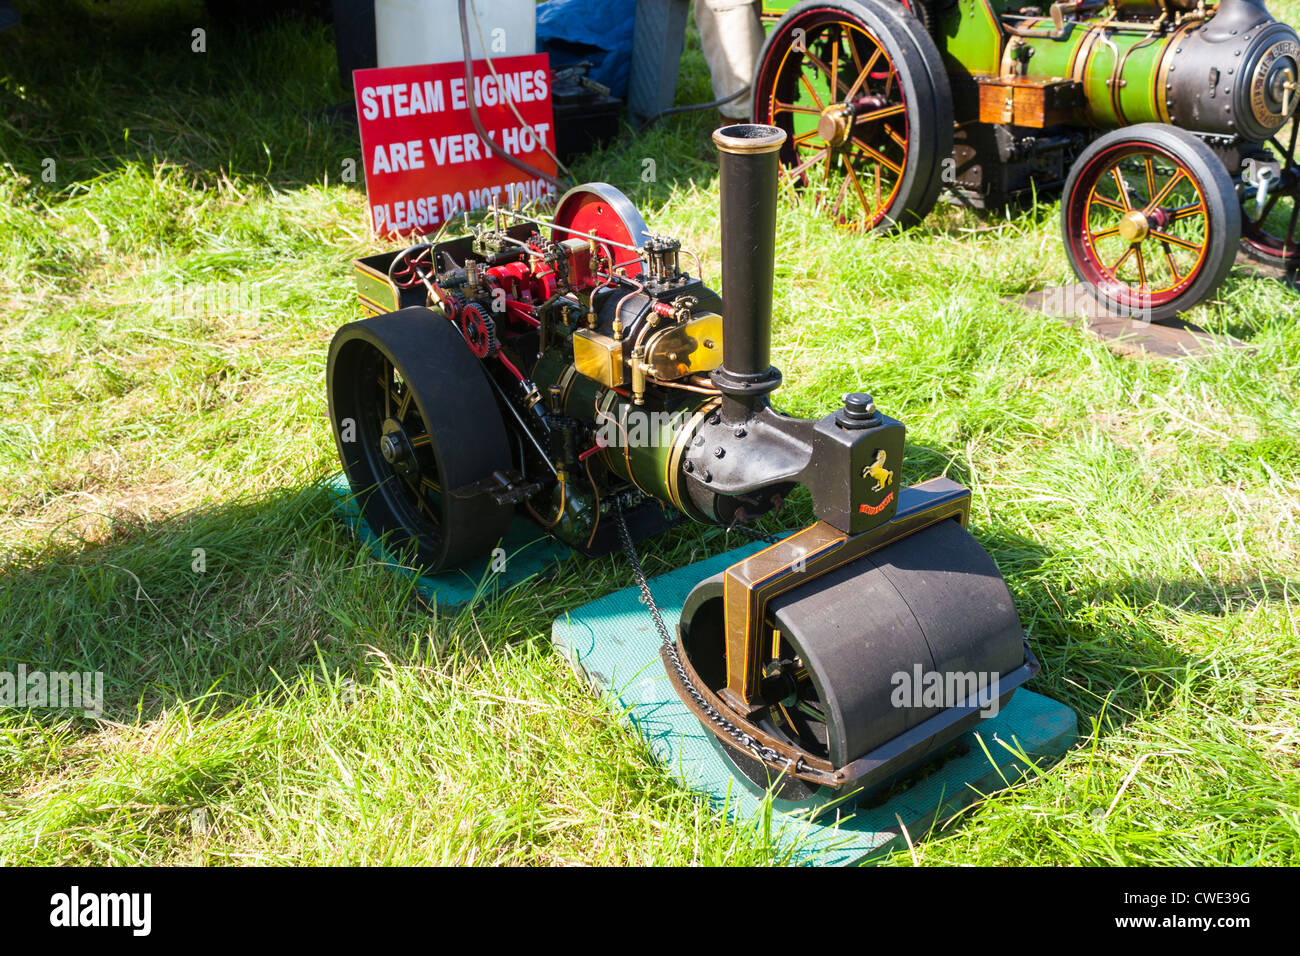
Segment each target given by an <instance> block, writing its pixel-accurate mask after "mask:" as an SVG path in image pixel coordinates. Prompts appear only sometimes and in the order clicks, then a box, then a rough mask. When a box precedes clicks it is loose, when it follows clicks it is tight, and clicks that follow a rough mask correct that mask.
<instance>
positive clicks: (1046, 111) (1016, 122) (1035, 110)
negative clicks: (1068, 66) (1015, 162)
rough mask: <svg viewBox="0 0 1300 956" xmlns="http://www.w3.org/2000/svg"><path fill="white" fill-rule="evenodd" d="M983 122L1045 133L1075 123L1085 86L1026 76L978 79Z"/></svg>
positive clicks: (982, 77) (1066, 81)
mask: <svg viewBox="0 0 1300 956" xmlns="http://www.w3.org/2000/svg"><path fill="white" fill-rule="evenodd" d="M975 81H976V82H977V83H978V84H979V88H980V122H981V123H1001V124H1008V125H1011V126H1029V127H1033V128H1034V129H1042V128H1043V127H1045V126H1055V125H1057V124H1058V123H1070V122H1073V121H1074V120H1075V112H1076V110H1078V108H1079V107H1080V106H1082V105H1083V84H1081V83H1076V82H1074V81H1073V80H1060V79H1041V78H1033V77H1026V76H977V77H976V78H975Z"/></svg>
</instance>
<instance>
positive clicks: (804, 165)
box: [790, 144, 831, 176]
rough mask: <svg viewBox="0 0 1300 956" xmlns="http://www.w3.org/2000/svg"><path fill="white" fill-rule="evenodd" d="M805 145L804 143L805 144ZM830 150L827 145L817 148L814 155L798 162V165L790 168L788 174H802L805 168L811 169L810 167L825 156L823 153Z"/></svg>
mask: <svg viewBox="0 0 1300 956" xmlns="http://www.w3.org/2000/svg"><path fill="white" fill-rule="evenodd" d="M805 145H806V144H805ZM830 151H831V149H830V147H829V146H827V147H825V148H823V149H819V150H818V151H817V153H816V155H814V156H813V157H812V158H811V159H808V160H805V161H804V162H802V163H800V164H799V165H798V166H796V167H794V168H793V169H791V170H790V175H791V176H802V175H803V174H804V172H806V171H807V170H809V169H811V168H812V167H814V166H816V165H817V164H818V163H819V162H821V161H822V159H823V157H825V155H826V154H827V153H829V152H830Z"/></svg>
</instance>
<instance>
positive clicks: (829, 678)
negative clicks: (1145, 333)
mask: <svg viewBox="0 0 1300 956" xmlns="http://www.w3.org/2000/svg"><path fill="white" fill-rule="evenodd" d="M714 141H715V143H716V144H717V146H718V148H719V150H720V154H721V166H722V169H721V191H722V226H723V237H722V239H723V246H722V273H723V281H722V285H723V289H724V291H725V293H726V298H725V299H720V298H719V296H718V295H717V294H716V293H715V292H713V291H712V290H710V289H709V288H708V287H707V286H705V285H704V284H703V283H702V281H701V280H700V277H699V275H698V269H699V267H698V260H695V261H696V263H697V265H696V270H697V272H696V274H692V273H690V272H688V271H686V270H685V269H684V268H683V260H684V258H685V259H689V258H691V254H690V253H686V252H684V251H683V250H682V248H681V246H680V244H679V243H678V242H677V241H676V240H674V239H671V238H668V237H665V236H659V235H653V234H651V233H650V232H649V230H648V229H646V227H645V223H644V222H643V221H642V219H641V217H640V216H639V215H638V214H637V212H636V210H635V209H634V208H633V207H632V205H631V203H630V202H629V201H628V200H627V198H626V197H625V196H623V195H622V193H620V192H618V190H616V189H614V188H613V187H611V186H608V185H605V184H599V183H597V184H589V185H585V186H579V187H577V188H575V189H573V190H570V191H569V192H568V193H566V194H565V195H564V196H563V197H562V198H561V200H560V202H559V204H558V207H557V209H556V212H555V216H554V219H553V221H543V220H540V219H533V218H531V217H529V216H526V215H524V214H523V213H520V212H517V211H516V212H508V211H505V210H495V211H494V216H493V220H492V222H491V223H490V224H489V225H487V226H482V227H479V228H478V229H477V230H476V232H475V234H474V235H472V236H466V237H463V238H460V239H455V240H451V241H449V242H444V243H439V244H437V245H432V246H431V245H428V244H419V245H415V246H412V247H411V248H409V249H406V250H403V251H402V252H399V253H396V254H393V253H388V254H383V255H378V256H372V257H369V258H367V259H363V260H359V261H358V262H357V264H356V266H357V272H358V281H359V287H360V292H361V298H362V302H363V304H364V305H365V306H366V309H367V311H368V312H370V313H372V317H370V318H366V319H363V320H361V321H358V322H353V323H351V324H349V325H346V326H344V327H343V328H341V329H340V330H339V331H338V333H337V334H336V335H335V337H334V340H333V343H332V345H331V347H330V353H329V365H328V389H329V404H330V415H331V418H332V420H333V425H334V432H335V437H336V441H337V444H338V450H339V453H340V455H341V457H342V460H343V464H344V467H345V470H346V472H347V476H348V479H349V481H350V483H351V487H352V490H353V492H354V494H355V495H356V498H357V500H358V502H359V505H360V507H361V509H362V511H363V514H364V516H365V518H366V520H367V522H368V523H369V524H370V526H371V528H372V529H373V530H374V531H375V532H376V533H378V534H380V535H384V536H386V540H387V544H388V546H389V548H390V549H392V550H394V551H396V552H398V553H404V554H406V555H407V556H408V557H409V558H410V559H411V560H412V561H414V562H416V563H418V564H420V565H423V566H424V567H425V568H426V569H428V570H434V571H436V570H439V569H442V568H447V567H450V566H454V565H456V564H458V563H461V562H464V561H466V560H468V559H471V558H475V557H478V556H482V555H485V554H486V553H487V552H489V551H491V549H492V548H494V547H495V546H496V545H497V543H498V541H499V540H500V539H501V537H502V536H503V535H504V534H505V532H506V529H507V527H508V526H509V525H510V523H511V521H512V520H513V519H515V518H516V516H518V515H520V514H523V515H527V516H528V517H529V518H530V519H531V520H532V521H533V522H535V523H536V524H537V525H538V526H539V527H541V528H544V529H545V530H546V531H547V532H549V533H550V534H551V535H553V536H554V537H556V538H558V539H560V540H561V541H563V542H565V543H566V544H568V545H569V546H570V547H572V548H574V549H576V550H578V551H581V552H583V553H586V554H599V553H602V552H608V551H611V550H613V549H615V548H617V547H619V546H622V547H623V548H624V549H625V550H626V551H627V552H628V553H629V556H630V557H631V558H632V560H633V561H634V567H636V568H637V570H638V574H639V573H640V572H639V564H637V563H635V562H636V554H635V548H634V545H633V540H634V539H637V538H644V537H645V536H647V535H649V534H652V533H655V532H657V531H660V530H662V529H664V528H666V527H668V526H669V525H670V524H671V523H673V522H675V521H680V520H683V519H684V518H687V519H690V520H693V521H697V522H703V523H706V524H713V525H722V526H732V525H735V524H737V523H743V522H747V521H750V520H751V519H754V518H756V517H758V516H761V515H763V514H765V513H767V512H770V511H773V510H775V509H778V508H780V507H781V506H782V503H783V501H784V499H785V497H786V496H787V495H788V494H789V493H790V491H791V490H792V489H793V488H794V487H795V486H796V485H800V484H801V485H804V486H806V488H807V489H808V491H809V492H810V495H811V498H812V509H813V512H814V514H815V517H816V521H815V522H814V523H813V524H812V525H810V526H809V527H807V528H804V529H803V530H802V531H799V532H797V533H795V534H793V535H790V536H788V537H786V538H784V539H783V540H780V541H778V542H777V543H775V544H772V545H771V546H770V547H767V548H766V549H765V550H762V551H760V552H758V553H757V554H754V555H752V556H751V557H748V558H746V559H744V560H742V561H739V562H738V563H736V564H735V565H734V566H732V567H731V568H729V569H728V570H727V571H726V572H725V573H724V574H722V575H719V576H718V577H716V578H712V579H708V580H705V581H702V582H701V583H700V584H699V585H698V586H697V587H696V588H695V589H694V590H693V591H692V593H691V594H690V596H689V599H688V600H687V601H686V604H685V607H684V609H683V613H682V615H681V620H680V626H679V629H678V634H677V639H676V640H673V639H672V636H671V635H670V634H669V633H668V631H667V630H666V629H665V628H664V627H663V622H662V620H660V619H659V618H658V617H657V614H658V612H657V609H654V607H653V603H652V604H651V609H652V612H653V613H654V614H655V615H656V622H657V623H658V624H659V625H660V632H661V634H662V635H663V637H664V646H663V650H662V654H663V657H664V662H665V669H666V671H667V674H668V677H669V679H670V680H671V681H672V683H673V686H674V688H675V689H676V690H677V692H678V694H679V695H680V696H681V698H682V700H683V701H684V702H685V704H686V705H687V706H688V707H689V708H690V709H691V710H692V711H693V712H694V713H695V714H696V715H697V716H698V717H699V718H700V720H701V723H702V725H703V726H704V727H705V728H706V729H707V730H708V731H710V733H711V736H710V737H709V739H710V740H713V741H715V742H716V744H717V746H718V747H719V748H720V749H721V750H722V752H723V753H724V754H726V755H727V756H728V758H729V759H730V760H731V761H732V762H733V764H734V765H735V766H736V767H737V769H738V770H739V771H740V772H741V773H743V774H744V775H745V776H746V777H748V778H749V779H750V780H752V781H754V782H755V783H756V784H758V785H760V786H764V787H766V786H768V785H769V783H776V784H777V785H778V786H779V788H780V791H781V795H782V796H783V797H785V798H787V799H794V800H817V801H818V802H826V801H828V800H833V801H839V800H841V799H843V798H844V797H845V795H848V794H852V793H861V792H864V791H865V790H866V789H867V788H870V787H873V786H875V785H876V784H879V783H882V782H884V781H886V780H888V779H892V778H895V777H896V776H897V775H898V774H899V773H901V772H903V771H904V770H906V769H907V768H908V767H910V766H913V765H915V764H916V763H918V762H920V761H922V760H924V759H926V758H927V756H929V755H931V754H933V753H935V752H936V751H937V750H938V749H939V748H941V747H942V746H943V745H944V744H946V743H948V742H950V741H951V740H953V739H954V738H955V737H956V736H957V735H959V734H960V733H962V732H963V731H964V730H966V729H967V728H968V727H970V726H971V725H973V724H974V723H975V722H977V721H978V720H979V719H980V718H981V716H982V715H987V714H988V713H989V712H990V709H989V707H990V705H995V704H996V703H997V702H999V701H1001V702H1003V703H1005V701H1006V699H1008V698H1009V697H1010V695H1011V694H1012V693H1013V692H1014V690H1015V688H1016V687H1017V686H1018V685H1020V684H1021V683H1023V682H1024V681H1025V680H1027V679H1028V678H1029V677H1030V676H1032V674H1033V673H1035V672H1036V671H1037V668H1038V665H1037V663H1036V661H1035V660H1034V658H1033V656H1032V655H1031V654H1030V652H1029V650H1028V647H1027V645H1026V644H1025V642H1024V638H1023V633H1022V631H1021V628H1020V623H1019V619H1018V617H1017V615H1016V610H1015V607H1014V605H1013V603H1012V600H1011V595H1010V594H1009V592H1008V590H1007V587H1006V584H1005V582H1004V581H1003V579H1002V577H1001V575H1000V574H999V573H998V570H997V568H996V567H995V566H994V564H993V562H992V560H991V559H990V558H989V556H988V555H987V554H986V553H985V552H984V550H983V549H982V548H981V547H980V546H979V544H978V543H977V542H976V541H975V539H974V538H973V537H972V536H971V535H970V534H969V533H968V532H967V531H966V530H965V526H966V522H967V517H968V514H969V502H970V493H969V492H968V491H967V490H966V489H964V488H962V487H960V486H959V485H956V484H954V483H953V482H951V481H948V480H947V479H942V478H938V479H933V480H931V481H927V482H924V483H922V484H920V485H916V486H913V487H907V488H905V487H902V486H901V483H900V479H899V476H900V469H901V464H902V458H903V449H904V429H903V425H902V424H901V423H900V422H898V421H895V420H894V419H892V418H889V417H888V416H886V415H883V414H882V413H881V412H880V411H879V410H877V409H876V407H875V405H874V404H873V402H872V399H871V397H870V396H869V395H865V394H861V393H853V394H850V395H848V396H847V397H846V398H845V400H844V404H843V407H841V408H839V409H838V410H835V411H834V412H832V413H831V414H828V415H826V416H825V417H823V418H821V419H816V420H808V419H798V418H793V417H790V416H787V415H785V414H783V413H781V412H778V411H777V410H776V409H774V408H773V407H772V405H771V404H770V401H769V396H770V395H771V393H772V392H773V390H775V389H776V388H777V386H778V385H779V384H780V382H781V375H780V373H779V372H778V371H777V370H776V369H775V368H773V367H772V365H771V362H770V354H769V352H770V335H771V307H772V283H773V253H774V246H775V225H776V181H777V174H778V160H777V151H778V150H779V149H780V148H781V146H782V144H783V142H784V141H785V134H784V133H783V132H781V131H780V130H778V129H775V128H773V127H766V126H731V127H724V128H723V129H721V130H719V131H717V132H716V133H715V134H714ZM381 313H382V314H381ZM922 672H924V673H925V674H936V675H939V677H940V679H942V678H943V677H944V675H948V676H952V675H971V676H972V679H978V681H979V688H978V692H977V690H976V686H975V684H973V683H971V684H968V685H967V689H968V691H969V692H968V693H963V694H962V695H961V696H960V697H958V698H954V699H946V700H944V701H942V702H938V701H936V700H935V699H932V698H930V697H927V698H926V699H925V701H924V702H923V703H922V702H921V701H920V700H919V699H911V700H906V701H899V700H898V699H897V693H896V691H897V687H896V684H895V682H892V681H891V675H898V674H905V675H907V676H908V678H909V679H910V678H912V677H913V676H916V677H920V676H921V674H922ZM973 675H979V677H978V678H974V676H973ZM990 695H991V696H990Z"/></svg>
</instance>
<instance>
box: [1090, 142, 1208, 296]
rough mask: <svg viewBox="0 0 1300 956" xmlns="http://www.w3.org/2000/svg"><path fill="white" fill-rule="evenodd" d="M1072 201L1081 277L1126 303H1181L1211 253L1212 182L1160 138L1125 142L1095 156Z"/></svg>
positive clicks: (1104, 293) (1106, 293) (1101, 290)
mask: <svg viewBox="0 0 1300 956" xmlns="http://www.w3.org/2000/svg"><path fill="white" fill-rule="evenodd" d="M1066 203H1067V206H1066V220H1065V221H1066V233H1067V241H1068V242H1069V244H1070V249H1071V252H1072V253H1073V258H1074V261H1075V264H1076V265H1077V267H1078V268H1079V271H1080V273H1081V277H1082V278H1083V279H1084V280H1085V281H1086V282H1088V283H1089V284H1091V285H1092V286H1094V287H1095V288H1096V289H1097V290H1098V291H1099V292H1100V293H1102V294H1103V295H1104V296H1106V297H1107V298H1109V299H1111V300H1112V301H1114V302H1116V303H1118V304H1121V305H1124V306H1131V307H1140V308H1155V307H1158V306H1162V305H1166V304H1168V303H1170V302H1173V301H1174V300H1176V299H1177V298H1178V297H1179V296H1181V295H1183V294H1184V293H1185V292H1186V291H1187V290H1188V289H1189V288H1191V286H1192V285H1193V283H1195V282H1196V279H1197V277H1199V276H1200V275H1201V273H1202V272H1203V271H1204V269H1205V267H1206V263H1207V261H1208V260H1209V250H1210V246H1211V243H1212V242H1213V241H1214V240H1215V237H1214V236H1213V235H1212V230H1211V225H1210V216H1209V209H1208V205H1207V202H1206V190H1205V186H1204V185H1203V184H1202V183H1200V182H1199V181H1198V180H1197V178H1196V176H1195V175H1194V174H1193V173H1192V171H1191V170H1190V169H1188V168H1187V166H1186V164H1185V163H1183V162H1182V161H1181V160H1180V159H1178V158H1177V157H1176V156H1174V155H1173V154H1172V153H1170V152H1168V151H1167V150H1165V149H1163V148H1161V147H1159V146H1156V145H1155V144H1153V143H1121V144H1118V145H1116V146H1113V147H1111V148H1110V149H1107V150H1104V151H1103V152H1101V153H1099V154H1098V155H1096V156H1095V157H1093V159H1092V160H1091V161H1090V162H1089V163H1088V165H1087V166H1086V167H1085V168H1084V169H1083V170H1082V171H1081V172H1080V174H1079V177H1078V179H1077V181H1076V182H1075V187H1074V190H1073V191H1072V192H1071V194H1070V195H1069V196H1068V197H1067V198H1066Z"/></svg>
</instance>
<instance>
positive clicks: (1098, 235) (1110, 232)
mask: <svg viewBox="0 0 1300 956" xmlns="http://www.w3.org/2000/svg"><path fill="white" fill-rule="evenodd" d="M1118 235H1119V226H1116V227H1115V228H1114V229H1103V230H1102V231H1101V232H1094V233H1093V234H1092V243H1093V245H1096V244H1097V240H1098V239H1109V238H1110V237H1111V236H1118Z"/></svg>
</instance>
